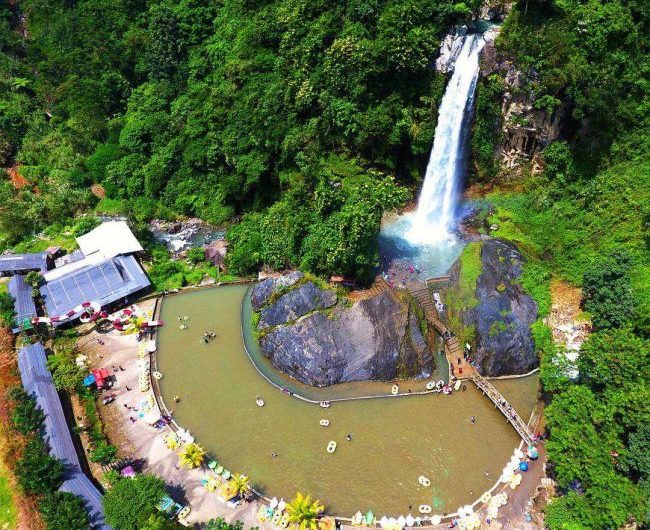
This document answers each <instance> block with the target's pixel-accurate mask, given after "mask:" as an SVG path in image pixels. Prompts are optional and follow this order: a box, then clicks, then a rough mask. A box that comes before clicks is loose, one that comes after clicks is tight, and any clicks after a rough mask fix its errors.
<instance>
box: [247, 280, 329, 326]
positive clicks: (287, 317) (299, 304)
mask: <svg viewBox="0 0 650 530" xmlns="http://www.w3.org/2000/svg"><path fill="white" fill-rule="evenodd" d="M334 304H336V294H335V293H334V292H332V291H328V290H322V289H319V288H318V287H316V286H315V285H314V284H313V283H312V282H307V283H304V284H302V285H301V286H300V287H297V288H295V289H292V290H291V291H289V292H288V293H286V294H284V295H282V296H280V297H279V298H278V300H277V301H276V302H275V303H274V304H271V305H270V306H268V307H265V308H264V309H262V313H261V315H260V321H259V328H260V329H261V328H268V327H272V326H279V325H280V324H286V323H287V322H291V321H293V320H297V319H298V318H300V317H301V316H304V315H306V314H307V313H311V312H312V311H316V310H317V309H326V308H328V307H332V306H333V305H334Z"/></svg>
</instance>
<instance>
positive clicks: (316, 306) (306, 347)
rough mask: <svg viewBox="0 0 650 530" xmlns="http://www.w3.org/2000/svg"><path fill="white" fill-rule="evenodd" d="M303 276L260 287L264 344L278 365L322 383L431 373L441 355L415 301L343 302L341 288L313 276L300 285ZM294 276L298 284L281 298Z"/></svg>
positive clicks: (257, 299) (392, 297)
mask: <svg viewBox="0 0 650 530" xmlns="http://www.w3.org/2000/svg"><path fill="white" fill-rule="evenodd" d="M297 274H300V273H297ZM296 277H297V275H296V273H294V276H292V277H291V278H289V277H287V276H283V277H281V278H278V279H273V280H266V281H264V282H261V283H260V284H258V285H257V286H256V287H255V289H253V293H252V299H253V307H256V306H257V308H258V309H261V312H260V320H259V324H258V329H260V330H261V331H262V335H263V336H262V338H261V339H260V346H261V348H262V352H263V353H264V355H265V356H266V357H268V358H269V359H270V360H271V362H272V363H273V366H275V368H277V369H278V370H280V371H282V372H284V373H286V374H288V375H290V376H292V377H294V378H296V379H298V380H299V381H302V382H303V383H306V384H309V385H313V386H319V387H320V386H327V385H332V384H335V383H342V382H347V381H364V380H385V381H388V380H394V379H397V378H407V377H418V376H423V377H424V376H426V375H428V374H429V373H431V371H432V370H433V363H434V360H433V356H432V355H431V353H430V351H429V349H428V347H427V344H426V341H425V339H424V337H423V335H422V333H421V331H420V327H419V324H418V320H417V318H416V316H415V314H414V312H413V310H412V307H411V306H410V303H409V301H404V300H401V299H400V298H398V296H397V295H396V294H394V293H392V292H384V293H382V294H380V295H378V296H376V297H374V298H371V299H368V300H362V301H360V302H357V303H356V304H354V305H353V306H352V307H345V306H344V305H343V304H338V305H336V306H335V305H334V304H335V303H336V296H335V295H334V294H333V293H331V292H329V291H324V290H321V289H319V288H318V287H316V286H315V285H314V284H313V283H311V282H306V283H302V284H300V285H296V283H297V282H298V281H300V279H302V275H300V278H299V279H298V280H296V279H295V278H296ZM291 282H293V283H292V285H294V287H293V288H292V289H290V290H289V291H288V292H286V293H284V294H282V295H281V296H277V294H276V296H277V299H274V298H275V297H274V296H273V293H274V292H275V293H280V292H282V291H279V289H281V288H282V289H284V288H286V285H287V283H291ZM279 286H282V287H279ZM262 300H265V301H266V302H262ZM269 300H271V303H267V302H268V301H269ZM265 304H266V305H265ZM325 308H328V309H327V310H326V311H325V310H324V309H325Z"/></svg>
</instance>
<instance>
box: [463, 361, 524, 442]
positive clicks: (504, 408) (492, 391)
mask: <svg viewBox="0 0 650 530" xmlns="http://www.w3.org/2000/svg"><path fill="white" fill-rule="evenodd" d="M470 379H471V380H472V382H473V383H474V384H475V385H476V386H477V387H478V388H479V390H481V391H482V392H483V394H484V395H486V396H487V397H489V398H490V400H491V401H492V402H493V403H494V404H495V405H496V407H497V408H498V409H499V410H500V411H501V412H502V413H503V415H504V416H505V417H506V419H507V420H508V421H509V422H510V423H511V424H512V426H513V427H514V428H515V430H516V431H517V433H518V434H519V436H521V438H522V440H523V441H524V442H525V443H526V444H528V445H532V444H533V433H531V432H530V429H529V428H528V425H527V424H526V422H525V421H524V420H522V419H521V416H519V414H517V411H516V410H515V409H514V407H513V406H512V405H510V403H508V401H507V400H506V398H504V397H503V395H501V392H499V391H498V390H497V389H496V388H494V386H493V385H492V383H490V382H489V381H488V380H487V379H485V378H484V377H483V376H482V375H481V374H479V373H478V372H475V373H474V374H472V376H471V377H470Z"/></svg>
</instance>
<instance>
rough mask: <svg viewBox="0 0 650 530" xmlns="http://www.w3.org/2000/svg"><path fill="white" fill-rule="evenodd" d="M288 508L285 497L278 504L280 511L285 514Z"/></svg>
mask: <svg viewBox="0 0 650 530" xmlns="http://www.w3.org/2000/svg"><path fill="white" fill-rule="evenodd" d="M286 507H287V503H286V502H284V497H283V498H281V499H280V502H279V503H278V510H280V511H281V512H283V511H284V509H285V508H286Z"/></svg>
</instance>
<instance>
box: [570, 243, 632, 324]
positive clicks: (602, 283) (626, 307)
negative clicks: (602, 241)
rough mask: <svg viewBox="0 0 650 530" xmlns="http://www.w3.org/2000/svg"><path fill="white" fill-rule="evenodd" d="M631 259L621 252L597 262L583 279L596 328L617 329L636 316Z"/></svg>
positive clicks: (585, 296)
mask: <svg viewBox="0 0 650 530" xmlns="http://www.w3.org/2000/svg"><path fill="white" fill-rule="evenodd" d="M631 265H632V264H631V260H630V258H629V257H628V256H627V255H626V254H623V253H620V252H617V253H614V254H612V255H611V256H609V257H608V258H605V259H600V260H598V261H596V262H595V263H594V264H593V265H592V266H591V267H590V268H588V269H587V270H586V271H585V273H584V275H583V280H582V286H583V288H582V292H583V296H584V299H585V303H584V306H585V309H586V310H587V311H588V312H589V314H590V315H591V321H592V323H593V326H594V328H595V329H606V328H617V327H621V326H623V325H624V324H626V323H628V322H630V321H631V320H632V319H633V317H634V299H633V295H632V291H631V289H630V269H631Z"/></svg>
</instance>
